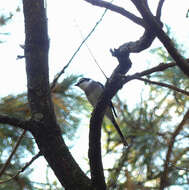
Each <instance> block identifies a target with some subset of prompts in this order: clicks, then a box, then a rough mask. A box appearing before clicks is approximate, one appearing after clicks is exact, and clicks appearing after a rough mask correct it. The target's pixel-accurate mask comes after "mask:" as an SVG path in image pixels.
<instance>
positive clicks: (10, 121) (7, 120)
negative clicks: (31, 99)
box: [0, 115, 30, 130]
mask: <svg viewBox="0 0 189 190" xmlns="http://www.w3.org/2000/svg"><path fill="white" fill-rule="evenodd" d="M0 123H2V124H7V125H11V126H13V127H18V128H21V129H24V130H29V129H30V127H29V125H30V121H24V120H21V119H18V118H14V117H9V116H6V115H0Z"/></svg>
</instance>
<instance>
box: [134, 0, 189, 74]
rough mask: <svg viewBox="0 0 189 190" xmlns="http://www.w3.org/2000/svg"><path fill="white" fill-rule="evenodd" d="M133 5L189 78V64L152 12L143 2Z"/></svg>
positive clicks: (136, 1)
mask: <svg viewBox="0 0 189 190" xmlns="http://www.w3.org/2000/svg"><path fill="white" fill-rule="evenodd" d="M131 1H132V2H133V4H134V5H135V6H136V8H137V9H138V11H139V12H140V14H141V15H142V16H143V18H144V20H145V21H146V23H147V24H148V25H149V27H150V28H151V29H152V31H153V32H154V33H155V34H156V35H157V37H158V38H159V40H160V41H161V42H162V43H163V45H164V46H165V48H166V49H167V51H168V52H169V54H170V56H171V57H172V58H173V59H174V60H175V62H176V64H177V65H178V67H179V68H180V69H181V70H182V71H183V72H184V73H185V74H186V75H187V76H189V64H187V62H186V60H185V59H184V58H183V57H182V55H181V54H180V53H179V52H178V50H177V49H176V47H175V45H174V44H173V42H172V40H171V39H170V38H169V36H168V35H167V34H166V33H165V32H164V31H163V30H162V27H161V25H160V22H159V20H157V18H155V17H154V16H153V15H152V13H151V11H149V10H148V9H147V8H146V7H145V5H144V2H143V1H138V0H131Z"/></svg>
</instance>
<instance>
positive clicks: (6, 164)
mask: <svg viewBox="0 0 189 190" xmlns="http://www.w3.org/2000/svg"><path fill="white" fill-rule="evenodd" d="M25 133H26V130H24V131H23V132H22V134H21V136H20V137H19V139H18V140H17V142H16V144H15V147H14V148H13V150H12V153H11V154H10V155H9V157H8V159H7V161H6V162H5V164H4V165H3V167H2V168H1V171H0V177H1V176H2V175H3V173H4V172H5V170H6V169H7V167H8V166H9V164H10V161H11V159H12V157H13V156H14V154H15V153H16V150H17V149H18V146H19V145H20V143H21V140H22V139H23V137H24V135H25Z"/></svg>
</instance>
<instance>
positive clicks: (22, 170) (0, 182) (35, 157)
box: [0, 152, 42, 184]
mask: <svg viewBox="0 0 189 190" xmlns="http://www.w3.org/2000/svg"><path fill="white" fill-rule="evenodd" d="M41 155H42V154H41V152H39V153H38V154H36V155H35V156H34V157H33V158H32V159H31V160H30V161H29V162H28V163H26V165H25V166H24V167H23V168H22V169H21V170H20V171H18V173H17V174H16V175H14V176H13V177H11V178H10V179H7V180H5V181H0V184H3V183H6V182H9V181H11V180H13V179H15V178H16V177H18V176H19V175H20V173H22V172H24V171H25V170H26V168H28V167H29V166H30V165H31V164H32V163H33V162H34V161H35V160H36V159H37V158H39V157H40V156H41Z"/></svg>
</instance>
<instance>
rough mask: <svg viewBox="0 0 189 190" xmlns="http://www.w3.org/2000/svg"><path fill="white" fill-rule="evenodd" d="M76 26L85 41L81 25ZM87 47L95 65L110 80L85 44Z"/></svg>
mask: <svg viewBox="0 0 189 190" xmlns="http://www.w3.org/2000/svg"><path fill="white" fill-rule="evenodd" d="M106 11H107V9H106ZM75 22H76V21H75ZM76 26H77V28H78V30H79V33H80V35H81V37H82V40H83V39H84V36H83V34H82V31H81V29H80V28H79V25H78V24H77V22H76ZM85 46H86V47H87V50H88V51H89V54H90V56H91V57H92V59H93V61H94V63H95V64H96V65H97V67H98V68H99V69H100V71H101V72H102V74H103V75H104V77H105V78H106V79H108V77H107V76H106V74H105V72H104V71H103V70H102V68H101V67H100V65H99V63H98V61H97V60H96V58H95V56H94V55H93V53H92V51H91V49H90V47H89V46H88V44H87V42H85Z"/></svg>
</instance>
